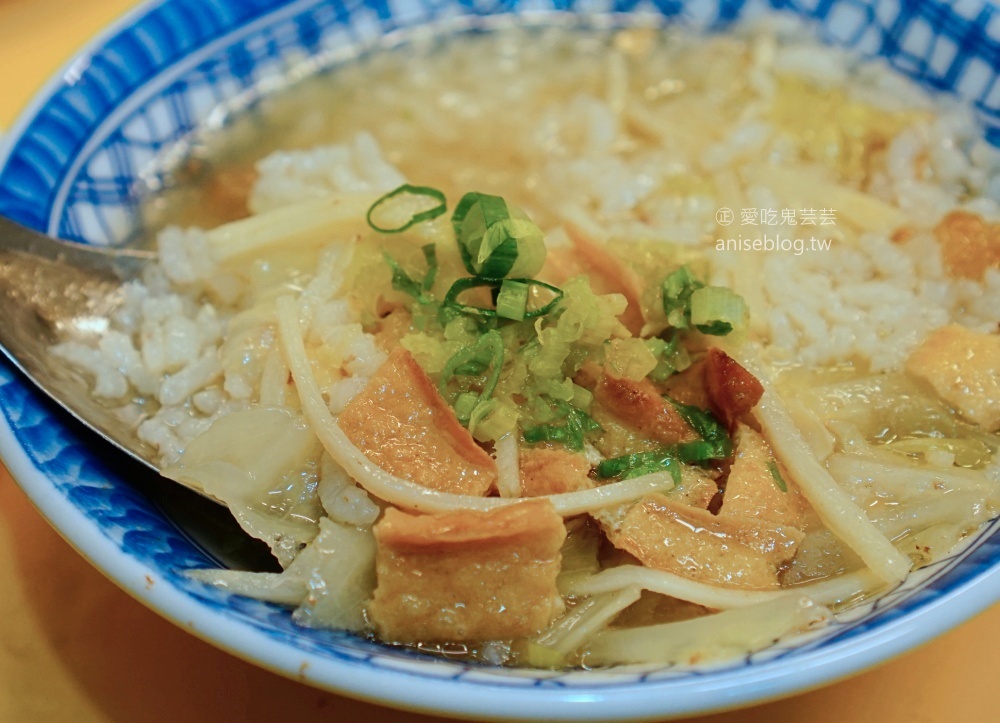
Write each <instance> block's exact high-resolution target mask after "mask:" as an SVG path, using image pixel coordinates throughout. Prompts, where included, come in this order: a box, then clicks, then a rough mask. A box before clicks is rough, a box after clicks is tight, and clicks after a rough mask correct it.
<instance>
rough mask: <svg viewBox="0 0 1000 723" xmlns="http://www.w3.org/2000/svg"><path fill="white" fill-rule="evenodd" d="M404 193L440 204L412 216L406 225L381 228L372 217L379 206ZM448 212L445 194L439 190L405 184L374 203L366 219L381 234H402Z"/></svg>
mask: <svg viewBox="0 0 1000 723" xmlns="http://www.w3.org/2000/svg"><path fill="white" fill-rule="evenodd" d="M404 193H405V194H409V195H411V196H426V197H428V198H433V199H434V200H435V201H437V202H438V203H437V204H436V205H434V206H432V207H431V208H428V209H427V210H425V211H420V212H419V213H415V214H413V215H412V216H410V220H409V221H407V222H406V223H404V224H403V225H402V226H396V227H393V228H386V227H383V226H379V225H378V224H376V223H375V222H374V221H373V220H372V216H373V215H374V214H375V210H376V209H377V208H378V207H379V206H381V205H383V204H384V203H386V202H387V201H390V200H391V199H393V198H395V197H396V196H399V195H401V194H404ZM447 210H448V204H447V201H446V200H445V197H444V194H443V193H441V191H439V190H437V189H436V188H430V187H428V186H411V185H410V184H408V183H404V184H403V185H402V186H400V187H399V188H396V189H394V190H392V191H389V193H387V194H385V195H384V196H382V197H381V198H380V199H378V200H377V201H376V202H375V203H373V204H372V205H371V208H369V209H368V214H367V216H366V217H365V218H367V220H368V225H369V226H371V227H372V228H373V229H375V230H376V231H378V232H379V233H400V232H401V231H405V230H406V229H408V228H410V227H411V226H414V225H416V224H418V223H423V222H424V221H430V220H431V219H434V218H437V217H438V216H440V215H441V214H443V213H444V212H445V211H447Z"/></svg>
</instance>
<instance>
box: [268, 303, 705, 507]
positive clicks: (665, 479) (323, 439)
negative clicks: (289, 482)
mask: <svg viewBox="0 0 1000 723" xmlns="http://www.w3.org/2000/svg"><path fill="white" fill-rule="evenodd" d="M276 307H277V316H278V336H279V338H280V341H281V349H282V352H283V353H284V355H285V363H286V364H287V365H288V368H289V370H290V371H291V373H292V379H293V380H294V381H295V386H296V389H297V390H298V393H299V398H300V400H301V402H302V413H303V415H304V416H305V418H306V420H307V421H308V422H309V424H310V425H311V426H312V429H313V431H314V432H315V434H316V436H317V438H318V439H319V441H320V443H321V444H322V445H323V447H324V448H325V449H326V451H327V452H328V453H329V455H330V456H331V457H332V458H333V459H334V460H335V461H336V462H337V463H338V464H339V465H340V466H341V467H343V468H344V469H345V470H346V471H347V473H348V474H349V475H350V476H351V477H353V478H354V479H355V480H357V482H358V484H360V485H361V486H362V487H364V488H365V489H366V490H368V492H370V493H371V494H373V495H375V496H376V497H379V498H381V499H383V500H385V501H386V502H389V503H391V504H393V505H396V506H397V507H401V508H403V509H408V510H414V511H417V512H449V511H454V510H480V511H485V510H491V509H495V508H497V507H500V506H503V505H509V504H517V503H518V502H519V501H520V500H518V499H516V498H501V497H473V496H470V495H456V494H451V493H448V492H438V491H437V490H432V489H428V488H427V487H423V486H421V485H418V484H415V483H414V482H410V481H409V480H406V479H402V478H401V477H396V476H395V475H392V474H390V473H388V472H386V471H385V470H384V469H382V468H381V467H379V466H378V465H376V464H375V463H374V462H372V461H371V460H370V459H368V457H366V456H365V453H364V452H362V451H361V450H360V449H358V448H357V447H356V446H355V445H354V444H353V443H352V442H351V440H350V439H349V438H348V436H347V435H346V434H344V431H343V430H342V429H341V428H340V427H339V426H338V425H337V421H336V420H335V419H334V417H333V414H331V412H330V409H329V408H328V407H327V405H326V402H325V401H324V400H323V395H322V392H320V388H319V385H318V384H317V383H316V379H315V377H314V376H313V373H312V367H311V366H310V364H309V358H308V357H307V356H306V348H305V343H304V342H303V340H302V329H301V326H300V324H299V319H298V305H297V303H296V302H295V299H293V298H292V297H291V296H283V297H281V298H279V299H278V300H277V304H276ZM685 474H695V473H693V472H688V471H686V472H685ZM673 486H674V482H673V479H672V478H671V476H670V474H669V473H667V472H656V473H654V474H648V475H644V476H642V477H636V478H635V479H630V480H625V481H623V482H616V483H614V484H609V485H604V486H602V487H596V488H594V489H588V490H580V491H578V492H567V493H564V494H558V495H548V496H547V499H548V500H549V501H551V502H552V504H553V506H554V507H555V509H556V512H558V513H559V514H560V515H562V516H563V517H569V516H571V515H578V514H581V513H583V512H589V511H591V510H598V509H601V508H604V507H610V506H612V505H620V504H624V503H626V502H631V501H632V500H636V499H639V498H640V497H643V496H644V495H647V494H649V493H650V492H656V491H657V490H664V489H670V488H672V487H673Z"/></svg>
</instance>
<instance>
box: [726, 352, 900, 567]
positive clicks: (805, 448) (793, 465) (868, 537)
mask: <svg viewBox="0 0 1000 723" xmlns="http://www.w3.org/2000/svg"><path fill="white" fill-rule="evenodd" d="M727 351H728V352H729V353H730V354H731V355H732V356H733V357H735V358H736V359H737V360H738V361H739V362H740V364H742V365H743V366H744V367H746V368H747V370H748V371H750V373H752V374H753V375H754V376H755V377H757V378H758V379H760V380H761V382H762V383H763V384H764V387H765V391H764V396H763V397H761V400H760V403H759V404H758V405H757V406H756V408H755V409H754V414H755V415H756V417H757V419H758V420H759V421H760V426H761V429H762V431H763V432H764V436H765V437H766V438H767V441H768V442H769V443H770V444H771V448H772V449H773V450H774V453H775V455H777V457H778V459H780V460H781V462H782V464H784V465H785V468H786V469H787V470H788V473H789V475H791V477H792V479H793V480H794V481H795V483H796V484H797V485H798V487H799V489H800V490H801V491H802V494H803V495H805V497H806V499H807V500H809V503H810V504H811V505H812V506H813V509H815V510H816V512H817V513H818V514H819V516H820V518H821V519H822V520H823V523H824V524H825V525H826V526H827V527H828V528H829V529H830V531H831V532H833V534H835V535H836V536H837V537H839V538H840V539H841V540H843V541H844V543H845V544H846V545H847V546H848V547H850V548H851V549H852V550H854V552H856V553H857V554H858V556H859V557H861V559H862V560H864V561H865V564H867V565H868V567H869V568H870V569H871V571H872V572H874V573H875V574H876V575H878V576H879V577H880V578H881V579H882V580H884V581H885V582H887V583H894V582H899V581H901V580H902V579H903V578H905V577H906V575H907V574H908V573H909V572H910V560H909V559H908V558H907V557H906V556H905V555H904V554H903V553H901V552H900V551H899V550H897V549H896V548H895V547H894V546H893V544H892V542H890V541H889V539H888V538H887V537H886V536H885V535H883V534H882V533H881V532H880V531H879V529H878V527H876V526H875V524H874V523H872V521H871V520H869V519H868V517H867V516H866V515H865V513H864V510H862V509H861V508H860V507H858V505H856V504H855V503H854V500H852V499H851V498H850V496H849V495H848V494H847V492H845V491H844V489H843V488H842V487H841V486H840V485H838V484H837V481H836V480H835V479H834V478H833V476H832V475H831V474H830V472H829V471H828V470H827V469H826V467H824V466H823V465H822V464H821V463H820V461H819V460H818V459H817V458H816V456H815V455H814V454H813V452H812V449H811V448H810V447H809V444H808V442H806V440H805V437H803V436H802V432H801V431H799V428H798V427H797V426H796V424H795V422H794V421H793V419H792V416H791V414H790V413H789V412H788V409H787V407H786V406H785V404H784V403H783V402H782V401H781V398H780V397H779V396H778V394H777V392H775V391H774V389H773V388H772V385H771V383H770V379H768V378H767V377H768V375H766V374H764V373H763V370H762V368H761V365H760V364H759V363H758V361H757V360H756V359H755V358H754V356H755V355H753V353H752V352H751V351H750V350H749V349H748V348H747V346H746V345H743V346H741V347H739V348H732V347H729V348H727Z"/></svg>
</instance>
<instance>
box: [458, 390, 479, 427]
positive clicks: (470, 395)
mask: <svg viewBox="0 0 1000 723" xmlns="http://www.w3.org/2000/svg"><path fill="white" fill-rule="evenodd" d="M478 404H479V395H478V394H476V393H475V392H462V393H461V394H459V395H458V398H457V399H455V416H456V417H458V418H459V420H465V421H468V420H470V419H472V413H473V411H474V410H475V408H476V405H478Z"/></svg>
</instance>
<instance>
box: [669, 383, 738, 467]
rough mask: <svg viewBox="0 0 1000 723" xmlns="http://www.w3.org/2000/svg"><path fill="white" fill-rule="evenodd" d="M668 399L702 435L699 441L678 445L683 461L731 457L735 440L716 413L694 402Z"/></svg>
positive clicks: (704, 460)
mask: <svg viewBox="0 0 1000 723" xmlns="http://www.w3.org/2000/svg"><path fill="white" fill-rule="evenodd" d="M667 401H669V402H670V403H671V404H672V405H673V406H674V409H676V410H677V412H678V413H679V414H680V415H681V417H682V418H683V419H684V421H685V422H687V423H688V424H689V425H691V428H692V429H693V430H694V431H695V432H697V433H698V436H699V437H701V440H699V441H697V442H686V443H684V444H679V445H677V453H678V456H679V457H680V459H681V460H682V461H684V462H688V463H699V462H708V461H710V460H713V459H729V458H730V457H731V456H732V454H733V442H732V440H731V439H730V438H729V435H728V434H727V433H726V428H725V427H723V426H722V424H721V423H720V422H719V420H718V419H716V418H715V415H713V414H712V413H711V412H709V411H706V410H704V409H701V408H700V407H696V406H695V405H693V404H681V403H680V402H678V401H675V400H673V399H670V398H669V397H667Z"/></svg>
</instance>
